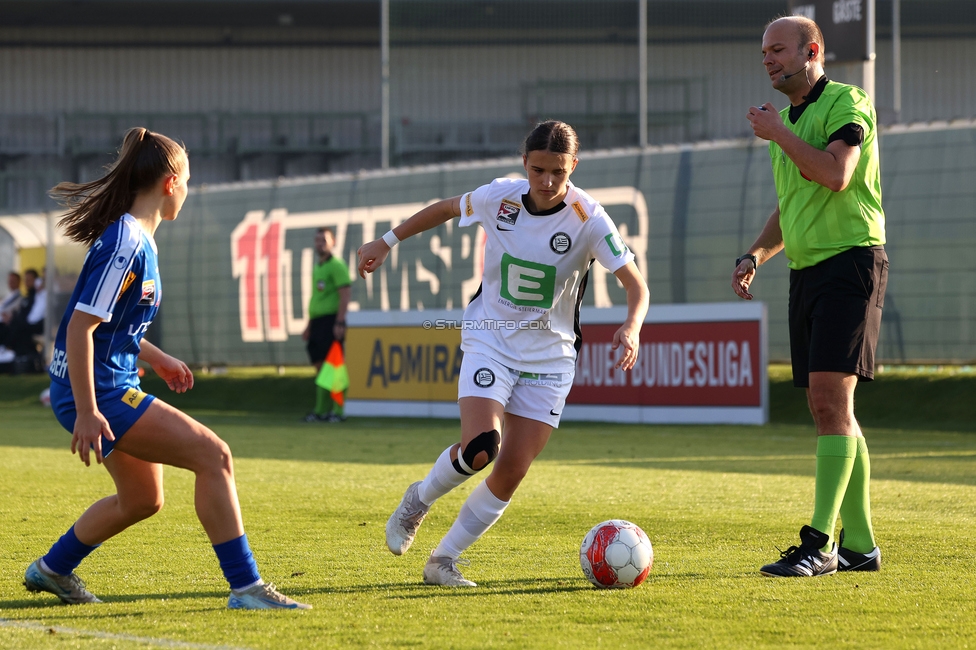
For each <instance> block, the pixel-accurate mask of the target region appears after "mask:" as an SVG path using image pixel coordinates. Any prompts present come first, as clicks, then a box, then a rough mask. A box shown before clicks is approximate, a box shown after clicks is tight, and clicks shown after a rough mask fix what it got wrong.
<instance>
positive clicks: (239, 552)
mask: <svg viewBox="0 0 976 650" xmlns="http://www.w3.org/2000/svg"><path fill="white" fill-rule="evenodd" d="M213 549H214V552H215V553H216V554H217V559H218V560H219V561H220V570H221V571H223V572H224V577H225V578H227V582H229V583H230V588H231V589H241V588H243V587H248V586H250V585H253V584H254V583H255V582H260V581H261V576H260V575H259V574H258V563H257V562H255V561H254V555H253V554H252V553H251V547H250V546H248V545H247V535H241V536H240V537H238V538H237V539H232V540H230V541H229V542H224V543H223V544H214V547H213Z"/></svg>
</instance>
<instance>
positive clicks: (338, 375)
mask: <svg viewBox="0 0 976 650" xmlns="http://www.w3.org/2000/svg"><path fill="white" fill-rule="evenodd" d="M315 384H316V385H317V386H318V387H319V388H322V389H325V390H327V391H329V392H330V393H332V399H333V400H335V402H336V404H338V405H339V406H342V405H343V402H344V401H345V400H344V399H343V395H342V393H343V391H345V390H346V389H347V388H349V371H348V370H347V369H346V360H345V359H344V358H343V354H342V346H341V345H339V342H338V341H333V342H332V347H331V348H329V354H328V355H327V356H326V357H325V363H323V364H322V370H320V371H319V375H318V377H316V378H315Z"/></svg>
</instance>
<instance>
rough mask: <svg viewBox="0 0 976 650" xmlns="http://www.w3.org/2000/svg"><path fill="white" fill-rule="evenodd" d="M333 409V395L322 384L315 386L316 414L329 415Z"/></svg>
mask: <svg viewBox="0 0 976 650" xmlns="http://www.w3.org/2000/svg"><path fill="white" fill-rule="evenodd" d="M331 409H332V395H331V394H330V393H329V391H327V390H325V389H324V388H322V387H321V386H319V385H317V384H316V386H315V415H322V416H325V415H328V414H329V411H330V410H331Z"/></svg>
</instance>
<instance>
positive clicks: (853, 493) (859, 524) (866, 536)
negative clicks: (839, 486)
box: [840, 437, 877, 553]
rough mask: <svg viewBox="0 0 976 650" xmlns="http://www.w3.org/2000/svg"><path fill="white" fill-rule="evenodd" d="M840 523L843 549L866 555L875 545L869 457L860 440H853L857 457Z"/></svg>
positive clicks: (865, 442) (860, 438) (861, 438)
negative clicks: (872, 524) (842, 534)
mask: <svg viewBox="0 0 976 650" xmlns="http://www.w3.org/2000/svg"><path fill="white" fill-rule="evenodd" d="M840 520H841V524H842V525H843V526H844V548H846V549H850V550H852V551H854V552H855V553H870V552H871V551H872V550H873V549H874V547H875V546H877V543H876V542H875V540H874V528H873V527H872V526H871V458H870V457H869V456H868V443H867V441H866V440H865V439H864V438H863V437H858V439H857V457H856V458H855V459H854V469H853V471H852V472H851V481H850V483H848V484H847V493H846V494H845V495H844V501H843V503H841V504H840Z"/></svg>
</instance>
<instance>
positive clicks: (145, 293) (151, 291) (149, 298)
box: [139, 280, 156, 305]
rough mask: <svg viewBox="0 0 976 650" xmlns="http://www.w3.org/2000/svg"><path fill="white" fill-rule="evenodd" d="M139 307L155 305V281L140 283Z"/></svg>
mask: <svg viewBox="0 0 976 650" xmlns="http://www.w3.org/2000/svg"><path fill="white" fill-rule="evenodd" d="M139 304H140V305H154V304H156V281H155V280H145V281H144V282H143V283H142V297H141V298H139Z"/></svg>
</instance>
